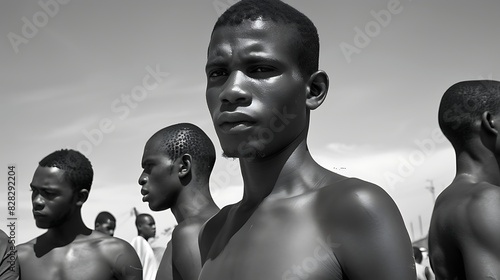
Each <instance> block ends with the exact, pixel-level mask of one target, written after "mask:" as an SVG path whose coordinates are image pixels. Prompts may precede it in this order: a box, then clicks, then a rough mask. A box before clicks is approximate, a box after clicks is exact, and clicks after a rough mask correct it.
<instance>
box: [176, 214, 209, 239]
mask: <svg viewBox="0 0 500 280" xmlns="http://www.w3.org/2000/svg"><path fill="white" fill-rule="evenodd" d="M203 225H204V222H203V221H202V220H201V219H196V220H189V221H184V222H182V223H180V224H179V225H177V226H176V227H175V229H174V231H173V232H172V243H178V242H184V241H189V242H191V241H192V240H193V239H194V240H195V241H196V240H198V235H199V234H200V231H201V229H202V228H203Z"/></svg>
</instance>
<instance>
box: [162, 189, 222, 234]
mask: <svg viewBox="0 0 500 280" xmlns="http://www.w3.org/2000/svg"><path fill="white" fill-rule="evenodd" d="M218 209H219V208H218V207H217V205H216V204H215V202H214V200H213V198H212V196H211V195H210V191H209V185H208V182H194V181H192V182H190V183H189V184H188V185H186V186H185V187H184V188H183V189H182V191H181V192H180V193H179V196H178V197H177V200H176V202H175V205H174V206H173V207H172V208H171V210H172V214H173V215H174V217H175V219H176V221H177V224H180V223H182V222H183V221H184V220H186V219H189V218H193V217H196V216H205V215H210V216H211V215H213V214H215V213H216V212H217V211H218Z"/></svg>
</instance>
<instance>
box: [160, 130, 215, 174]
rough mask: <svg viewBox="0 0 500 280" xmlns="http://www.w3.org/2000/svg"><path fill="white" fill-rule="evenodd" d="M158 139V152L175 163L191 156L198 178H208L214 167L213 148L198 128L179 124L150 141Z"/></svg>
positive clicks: (208, 139)
mask: <svg viewBox="0 0 500 280" xmlns="http://www.w3.org/2000/svg"><path fill="white" fill-rule="evenodd" d="M157 137H158V138H159V140H160V141H159V143H160V150H162V151H163V152H165V153H166V154H167V155H168V157H169V158H170V159H171V160H172V161H175V160H177V159H178V158H179V157H181V156H182V155H184V154H189V155H191V157H192V159H193V162H194V167H193V168H196V169H197V172H198V173H199V175H200V176H202V177H206V178H209V177H210V173H211V172H212V169H213V167H214V165H215V147H214V144H213V143H212V141H211V140H210V138H209V137H208V136H207V134H206V133H205V132H203V130H201V129H200V128H199V127H198V126H196V125H194V124H191V123H179V124H174V125H171V126H168V127H165V128H163V129H161V130H159V131H158V132H156V133H155V134H154V135H153V136H152V137H151V139H156V138H157Z"/></svg>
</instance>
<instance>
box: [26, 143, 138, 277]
mask: <svg viewBox="0 0 500 280" xmlns="http://www.w3.org/2000/svg"><path fill="white" fill-rule="evenodd" d="M93 174H94V172H93V170H92V166H91V164H90V162H89V160H88V159H87V158H86V157H85V156H84V155H82V154H81V153H79V152H78V151H74V150H59V151H55V152H53V153H51V154H50V155H48V156H46V157H45V158H43V159H42V160H41V161H40V162H39V165H38V167H37V169H36V170H35V174H34V175H33V180H32V181H31V184H30V187H31V191H32V194H31V202H32V207H33V216H34V218H35V222H36V226H37V227H39V228H43V229H47V231H46V232H45V233H44V234H42V235H40V236H38V237H36V238H35V239H33V240H30V241H28V242H26V243H24V244H21V245H19V247H18V255H19V265H20V276H21V279H23V280H31V279H33V280H54V279H89V280H112V279H128V280H137V279H142V267H141V263H140V261H139V258H138V257H137V254H136V253H135V251H134V249H133V248H132V246H130V244H128V243H127V242H126V241H124V240H121V239H118V238H115V237H111V236H108V235H105V234H103V233H101V232H98V231H93V230H91V229H89V228H88V227H87V226H85V224H84V223H83V220H82V215H81V208H82V205H83V204H84V203H85V201H87V199H88V197H89V192H90V187H91V185H92V179H93Z"/></svg>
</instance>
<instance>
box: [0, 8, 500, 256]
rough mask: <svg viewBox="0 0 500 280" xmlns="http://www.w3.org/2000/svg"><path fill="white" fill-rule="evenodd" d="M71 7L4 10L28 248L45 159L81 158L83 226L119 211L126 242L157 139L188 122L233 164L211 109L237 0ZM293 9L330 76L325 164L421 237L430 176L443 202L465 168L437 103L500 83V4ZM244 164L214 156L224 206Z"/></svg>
mask: <svg viewBox="0 0 500 280" xmlns="http://www.w3.org/2000/svg"><path fill="white" fill-rule="evenodd" d="M59 1H60V2H55V0H51V1H49V0H40V1H35V0H32V1H2V2H0V61H1V63H0V85H1V87H0V94H1V96H2V99H3V100H2V102H1V104H0V106H1V110H0V112H1V114H2V118H0V128H1V131H2V134H1V136H2V139H1V141H0V143H1V144H0V151H1V158H0V160H1V163H0V169H3V171H0V174H1V175H0V180H2V182H4V183H3V185H4V186H5V187H3V188H1V189H0V194H1V201H0V202H1V206H0V219H2V221H0V224H1V225H2V226H1V227H0V228H1V229H3V230H7V227H6V225H7V199H6V196H7V195H6V194H7V189H6V186H7V171H8V169H7V167H8V166H9V165H10V164H15V165H16V168H17V169H16V172H17V173H16V176H17V181H16V183H17V185H16V188H17V189H16V197H17V204H16V208H17V209H16V217H17V243H23V242H26V241H28V240H29V239H31V238H34V237H36V236H37V235H39V234H41V233H43V230H40V229H37V228H36V227H35V223H34V219H33V217H32V215H31V212H30V211H31V202H30V191H29V183H30V182H31V178H32V176H33V172H34V171H35V169H36V167H37V165H38V161H40V160H41V159H42V158H43V157H44V156H46V155H47V154H49V153H51V152H53V151H55V150H58V149H61V148H76V149H80V150H81V151H82V152H84V154H86V155H87V156H88V157H89V159H90V160H91V162H92V164H93V167H94V172H95V176H94V183H93V186H92V190H91V192H90V198H89V200H88V201H87V202H86V203H85V204H84V206H83V209H82V212H83V218H84V221H85V223H86V224H87V226H89V227H93V222H94V218H95V216H96V215H97V213H98V212H100V211H102V210H107V211H110V212H112V213H113V214H114V215H115V216H116V217H117V218H118V226H117V231H116V234H115V236H117V237H120V238H123V239H125V240H127V241H130V240H131V239H132V238H133V237H134V236H135V235H136V231H135V227H134V224H133V221H134V219H133V217H132V215H131V213H132V212H131V210H132V208H133V207H136V208H137V209H138V210H139V212H147V213H152V212H151V211H150V210H149V208H148V206H147V205H146V204H144V203H143V202H142V201H141V195H140V187H139V185H138V184H137V179H138V177H139V175H140V173H141V172H142V169H141V166H140V159H141V156H142V150H143V147H144V144H145V142H146V141H147V139H148V138H149V137H150V136H151V135H152V134H153V133H154V132H156V131H157V130H159V129H161V128H163V127H165V126H168V125H171V124H174V123H178V122H192V123H194V124H196V125H198V126H200V127H201V128H202V129H204V130H205V131H206V132H207V134H208V135H209V136H210V137H211V138H212V140H213V141H214V143H215V145H216V148H217V152H218V155H221V149H220V145H219V143H218V140H217V137H216V134H215V131H214V128H213V126H212V123H211V121H210V117H209V113H208V109H207V108H206V104H205V97H204V92H205V83H206V80H205V74H204V66H205V62H206V48H207V45H208V41H209V36H210V33H211V29H212V27H213V24H214V23H215V21H216V19H217V17H218V16H219V15H220V13H221V12H222V11H223V10H224V9H225V8H226V7H227V6H228V5H229V3H232V2H234V0H217V1H211V0H210V1H202V0H199V1H180V0H179V1H165V0H164V1H153V0H146V1H133V0H109V1H101V0H99V1H97V0H93V1H76V0H72V1H68V0H65V1H63V0H59ZM285 2H287V3H289V4H291V5H292V6H294V7H296V8H297V9H298V10H300V11H302V12H303V13H304V14H306V15H307V16H309V17H310V18H311V19H312V20H313V22H314V23H315V24H316V26H317V28H318V31H319V36H320V41H321V55H320V67H321V69H323V70H325V71H326V72H327V73H328V74H329V76H330V82H331V86H330V91H329V95H328V97H327V99H326V101H325V103H323V105H322V106H321V107H320V108H318V109H317V110H316V111H313V112H312V118H311V127H310V131H309V138H308V143H309V147H310V150H311V153H312V155H313V157H314V158H316V159H317V160H318V161H319V162H320V163H321V164H322V165H324V166H325V167H326V168H328V169H330V170H332V171H335V172H339V173H341V174H345V175H347V176H352V177H359V178H361V179H364V180H368V181H371V182H374V183H376V184H378V185H380V186H381V187H382V188H384V189H385V190H386V191H387V192H388V193H389V194H390V195H391V196H392V197H393V199H394V200H395V201H396V203H397V205H398V206H399V208H400V210H401V212H402V214H403V218H404V220H405V223H406V225H407V227H408V231H409V233H410V236H411V237H412V239H413V240H415V239H418V238H421V237H422V236H424V235H425V231H427V228H428V223H429V218H430V214H431V210H432V203H433V201H432V194H431V192H430V191H429V190H427V189H426V186H430V185H431V181H428V180H432V184H433V185H434V186H435V188H436V195H437V194H438V193H439V192H440V191H442V189H443V188H444V187H445V186H447V185H448V184H449V183H450V181H451V180H452V178H453V176H454V172H455V163H454V153H453V150H452V148H451V145H450V144H449V142H448V141H447V140H445V139H444V138H443V136H442V134H441V132H440V130H439V127H438V124H437V108H438V106H439V100H440V98H441V96H442V94H443V93H444V91H445V90H446V89H447V88H448V87H449V86H451V85H452V84H453V83H455V82H458V81H461V80H470V79H480V78H489V79H496V80H498V79H499V77H500V66H499V61H500V59H499V58H500V55H499V52H498V46H499V43H500V28H499V26H500V17H498V11H500V2H499V1H496V0H491V1H487V0H476V1H456V0H443V1H411V0H401V1H397V0H389V1H388V0H376V1H319V0H316V1H313V0H308V1H305V0H303V1H299V0H293V1H292V0H290V1H285ZM40 3H42V4H43V3H51V4H49V5H48V6H46V7H43V5H41V4H40ZM54 3H57V4H54ZM141 90H142V91H141ZM237 164H238V163H237V161H233V160H229V159H224V158H222V157H218V159H217V163H216V167H215V170H214V172H213V174H212V183H213V184H212V191H213V195H214V198H215V199H216V202H217V203H218V204H219V206H221V207H222V206H224V205H227V204H229V203H231V202H236V201H238V200H239V198H240V196H241V193H242V188H241V179H240V174H239V171H238V169H236V170H237V172H235V171H234V170H235V166H237ZM152 214H153V216H154V217H155V219H156V222H157V227H158V233H159V234H160V233H161V232H162V231H163V230H165V229H166V228H168V227H171V226H173V225H174V224H175V220H174V219H173V216H172V215H171V213H170V211H165V212H161V213H152ZM419 216H420V217H421V218H419ZM420 224H422V226H420ZM160 237H161V238H159V239H158V240H157V242H156V244H157V245H158V246H164V245H165V243H166V242H165V239H167V238H168V236H167V235H161V234H160ZM162 238H163V239H162Z"/></svg>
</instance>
